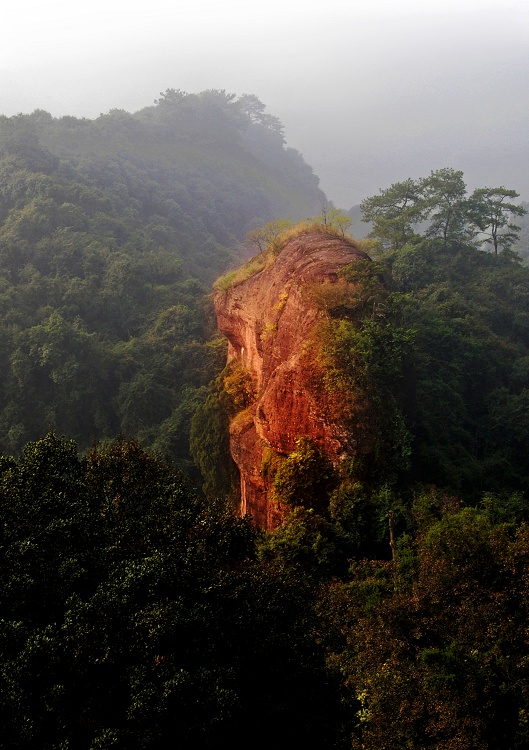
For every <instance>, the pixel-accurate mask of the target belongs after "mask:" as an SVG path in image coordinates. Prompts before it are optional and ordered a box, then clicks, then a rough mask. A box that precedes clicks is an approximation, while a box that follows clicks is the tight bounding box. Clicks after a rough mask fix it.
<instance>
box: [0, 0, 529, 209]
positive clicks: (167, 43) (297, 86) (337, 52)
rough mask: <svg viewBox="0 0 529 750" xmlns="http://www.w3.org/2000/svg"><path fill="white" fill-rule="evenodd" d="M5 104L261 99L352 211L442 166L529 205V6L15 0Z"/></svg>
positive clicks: (0, 66) (63, 108)
mask: <svg viewBox="0 0 529 750" xmlns="http://www.w3.org/2000/svg"><path fill="white" fill-rule="evenodd" d="M1 17H2V27H1V28H2V31H1V39H0V113H1V114H5V115H13V114H16V113H18V112H32V111H33V110H35V109H45V110H47V111H49V112H51V113H52V114H53V115H55V116H60V115H64V114H71V115H76V116H84V117H97V116H98V115H99V114H100V113H104V112H108V111H109V110H110V109H112V108H122V109H126V110H127V111H130V112H134V111H137V110H138V109H141V108H142V107H145V106H148V105H150V104H152V103H153V102H154V100H155V99H156V98H157V97H158V96H159V93H160V92H161V91H164V90H165V89H167V88H179V89H182V90H184V91H189V92H195V91H201V90H204V89H207V88H219V89H226V90H227V91H229V92H233V93H236V94H242V93H253V94H256V95H257V96H258V97H259V98H260V99H261V100H262V101H263V102H264V103H265V104H266V105H267V106H268V111H269V112H270V113H271V114H274V115H276V116H278V117H279V118H280V119H281V120H282V122H283V123H284V125H285V133H286V138H287V141H288V144H289V145H291V146H293V147H294V148H297V149H298V150H300V151H301V152H302V153H303V155H304V157H305V159H306V160H307V161H308V163H309V164H310V165H311V166H312V167H313V168H314V170H315V172H316V174H318V175H319V177H320V178H321V186H322V188H323V189H324V190H325V192H326V193H327V195H328V197H329V198H330V199H331V200H333V201H334V202H335V204H336V205H339V206H341V207H344V208H348V207H350V206H351V205H353V204H354V203H358V202H359V201H360V200H361V199H362V198H364V197H366V196H368V195H373V194H374V193H376V192H378V190H379V188H383V187H387V186H388V185H389V184H390V183H392V182H395V181H397V180H401V179H405V178H406V177H421V176H425V175H427V174H429V172H430V171H431V170H432V169H439V168H441V167H454V168H456V169H463V171H464V172H465V177H466V178H467V182H468V184H469V187H471V188H473V187H476V186H478V185H479V186H484V185H487V186H497V185H501V184H503V185H505V186H506V187H512V188H515V189H517V190H518V191H519V192H520V193H521V197H522V198H523V199H524V200H529V168H528V167H529V133H528V127H527V121H528V118H529V116H528V112H529V2H528V1H527V0H490V1H489V0H423V1H422V2H418V1H417V2H413V1H412V0H399V2H396V0H370V2H368V0H348V2H346V1H345V0H325V2H322V0H317V1H315V0H303V1H301V0H300V1H297V0H266V2H264V3H263V4H262V5H260V4H257V3H255V2H251V0H246V2H243V1H242V0H216V2H214V1H213V0H189V2H185V3H183V2H180V1H179V0H173V1H172V2H163V1H162V0H150V1H149V2H140V1H139V0H128V1H127V2H122V1H121V0H90V2H80V1H79V0H58V1H57V2H54V1H53V0H46V1H45V2H44V1H42V0H16V1H12V0H3V3H2V16H1Z"/></svg>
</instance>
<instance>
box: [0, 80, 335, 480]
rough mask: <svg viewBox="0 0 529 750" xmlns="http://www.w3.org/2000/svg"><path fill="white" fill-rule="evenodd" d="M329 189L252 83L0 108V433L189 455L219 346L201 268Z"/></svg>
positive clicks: (210, 275)
mask: <svg viewBox="0 0 529 750" xmlns="http://www.w3.org/2000/svg"><path fill="white" fill-rule="evenodd" d="M323 202H324V196H323V194H322V193H321V191H320V190H319V189H318V180H317V178H316V177H315V176H314V175H313V173H312V170H311V169H310V168H309V167H308V166H307V165H306V164H305V162H304V161H303V159H302V157H301V156H300V155H299V154H298V153H297V152H296V151H294V150H292V149H288V148H285V144H284V138H283V134H282V126H281V123H280V122H279V121H278V120H277V118H275V117H273V116H271V115H268V114H266V113H265V111H264V105H263V104H262V103H261V102H260V101H259V100H258V99H257V97H255V96H252V95H244V96H242V97H239V98H238V99H236V98H235V97H234V96H233V95H231V94H226V93H225V92H224V91H206V92H203V93H202V94H196V95H194V94H193V95H191V94H189V95H188V94H185V93H183V92H180V91H174V90H169V91H167V92H166V93H165V94H163V95H162V96H161V98H160V99H159V100H158V101H157V103H156V104H155V105H154V106H151V107H147V108H145V109H143V110H141V111H140V112H137V113H135V114H129V113H127V112H124V111H118V110H113V111H111V112H110V113H108V114H106V115H101V117H99V118H97V119H96V120H87V119H76V118H74V117H62V118H59V119H55V118H53V117H51V115H49V114H48V113H46V112H43V111H36V112H34V113H33V114H31V115H19V116H17V117H12V118H6V117H1V118H0V316H1V320H2V327H1V330H0V352H1V364H0V367H1V384H0V447H2V448H3V449H4V450H8V451H18V450H19V449H20V448H21V446H22V445H23V444H24V443H25V442H26V441H27V440H28V439H34V438H36V437H38V436H40V435H42V434H43V433H44V432H45V431H46V430H47V429H50V428H55V429H57V430H58V431H59V432H61V433H64V434H67V435H69V436H71V437H73V438H75V439H76V440H77V441H78V442H79V445H80V447H82V448H85V447H87V446H88V445H90V443H91V442H92V441H93V440H94V439H97V438H103V437H112V436H114V435H116V434H118V433H123V434H126V435H135V436H138V437H139V438H140V439H141V440H142V442H143V443H144V444H145V445H149V446H156V447H158V448H160V449H162V450H164V451H167V452H169V453H171V454H172V455H173V456H177V457H178V460H179V461H180V463H181V465H183V466H187V467H188V468H189V461H188V448H187V446H188V430H189V417H190V414H191V413H192V411H193V410H194V407H195V404H196V400H197V397H198V396H199V394H200V389H201V388H202V387H203V386H205V384H206V383H207V382H208V381H209V380H210V378H211V377H212V376H213V375H214V374H215V372H216V371H217V370H218V369H219V366H220V363H221V361H222V358H223V356H224V354H223V345H222V344H221V343H215V342H210V343H206V342H208V341H209V340H210V339H211V338H212V336H213V334H214V326H213V324H212V317H211V313H210V306H209V301H208V294H209V289H210V284H211V282H212V281H213V279H214V278H216V277H217V276H218V275H219V274H220V273H221V272H222V271H224V270H225V269H226V268H227V267H228V266H229V265H230V264H232V263H237V262H238V261H237V260H236V259H237V252H238V251H237V248H238V246H239V245H240V243H241V241H242V240H243V238H244V236H245V234H246V233H247V231H248V230H250V229H252V228H253V227H255V226H256V225H259V224H261V223H263V222H264V221H268V220H270V219H274V218H277V217H278V216H283V215H285V214H286V215H291V216H292V217H302V216H305V215H310V214H312V213H314V212H317V211H318V210H320V207H321V205H322V203H323Z"/></svg>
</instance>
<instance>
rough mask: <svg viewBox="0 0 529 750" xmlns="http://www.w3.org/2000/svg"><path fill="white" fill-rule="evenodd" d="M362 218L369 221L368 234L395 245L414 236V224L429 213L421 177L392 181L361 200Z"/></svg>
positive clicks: (389, 245) (392, 246)
mask: <svg viewBox="0 0 529 750" xmlns="http://www.w3.org/2000/svg"><path fill="white" fill-rule="evenodd" d="M360 209H361V211H362V217H363V221H365V222H366V223H372V224H373V229H372V232H371V235H372V236H373V237H376V238H377V239H380V240H382V242H383V243H384V245H386V246H388V247H389V248H391V249H396V248H399V247H402V245H405V244H406V243H407V242H408V241H409V240H411V239H413V238H414V237H415V236H416V232H415V227H416V225H417V224H418V223H419V222H421V221H422V220H423V219H424V218H425V217H426V215H427V213H428V206H427V205H426V204H425V196H424V186H423V183H422V182H421V181H417V180H412V179H411V178H410V179H407V180H404V182H395V183H394V184H393V185H391V187H389V188H387V190H381V191H380V195H375V196H373V197H372V198H366V199H365V200H364V201H362V203H361V204H360Z"/></svg>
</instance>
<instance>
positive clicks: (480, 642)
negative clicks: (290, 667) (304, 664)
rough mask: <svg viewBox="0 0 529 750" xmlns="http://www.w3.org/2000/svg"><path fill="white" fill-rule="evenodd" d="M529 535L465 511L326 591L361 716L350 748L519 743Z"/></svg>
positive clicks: (327, 614) (334, 640)
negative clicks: (391, 559) (388, 559)
mask: <svg viewBox="0 0 529 750" xmlns="http://www.w3.org/2000/svg"><path fill="white" fill-rule="evenodd" d="M526 537H527V530H526V528H525V526H521V527H520V528H519V529H518V531H517V532H516V533H514V532H513V531H511V530H509V529H508V528H506V527H504V526H501V525H496V524H494V522H493V521H492V519H491V518H490V516H489V515H488V514H487V513H483V512H480V511H477V510H472V509H468V508H467V509H463V510H462V511H459V512H452V513H448V514H447V515H444V516H443V517H441V518H440V520H433V521H432V522H431V524H430V525H429V527H428V528H427V529H426V530H425V531H423V532H422V533H421V534H420V535H419V536H418V538H417V539H416V542H415V543H413V542H411V543H410V540H409V539H408V540H407V543H406V544H404V545H400V546H399V549H398V554H397V557H396V559H395V561H394V562H393V563H365V562H364V563H359V564H356V565H355V566H353V567H352V569H351V576H352V577H351V581H350V582H349V583H347V584H334V585H332V586H331V587H330V588H329V589H328V591H327V592H326V593H325V595H324V597H323V598H322V602H321V616H322V618H323V620H324V623H325V624H326V627H327V628H328V630H327V633H328V636H327V643H328V647H329V664H330V665H332V666H333V667H334V668H335V669H338V670H340V671H341V672H342V673H343V675H344V679H345V681H346V684H347V685H348V692H349V701H348V704H349V706H350V712H351V714H352V715H354V716H355V718H356V727H355V729H354V730H353V734H352V747H354V748H360V747H362V746H368V747H370V748H373V749H374V750H376V749H377V748H385V747H389V746H391V747H429V746H432V747H436V746H438V747H441V746H442V747H454V748H455V747H464V748H469V749H470V748H478V747H479V748H489V747H504V748H508V749H512V750H514V748H520V747H523V746H524V744H525V743H526V742H527V722H526V719H525V716H526V713H527V709H528V706H527V700H528V698H529V693H528V692H527V674H526V672H527V670H526V656H525V654H526V644H525V630H526V628H525V625H524V624H523V623H524V620H525V617H526V614H525V610H526V607H527V592H526V589H525V587H524V585H523V584H522V581H523V580H524V576H525V575H526V572H527V571H526V564H527V557H526V554H525V549H526V543H527V538H526ZM522 550H523V551H522ZM322 629H323V630H324V629H325V625H322Z"/></svg>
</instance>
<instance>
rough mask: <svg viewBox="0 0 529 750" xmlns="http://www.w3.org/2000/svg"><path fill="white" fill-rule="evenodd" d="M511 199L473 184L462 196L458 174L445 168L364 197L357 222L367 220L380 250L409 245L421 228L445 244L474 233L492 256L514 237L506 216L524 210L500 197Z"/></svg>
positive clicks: (514, 229)
mask: <svg viewBox="0 0 529 750" xmlns="http://www.w3.org/2000/svg"><path fill="white" fill-rule="evenodd" d="M517 197H518V193H516V192H515V191H514V190H507V189H506V188H504V187H499V188H478V189H477V190H475V191H474V192H473V193H472V195H471V196H470V197H467V195H466V185H465V182H464V180H463V172H461V171H456V170H454V169H451V168H448V167H445V168H444V169H438V170H437V171H433V172H431V174H430V176H429V177H425V178H422V179H420V180H412V179H411V178H410V179H408V180H405V181H404V182H397V183H395V184H393V185H391V186H390V187H389V188H387V189H386V190H381V191H380V195H377V196H373V197H372V198H366V199H365V200H364V201H363V202H362V203H361V205H360V208H361V211H362V216H363V220H364V221H365V222H370V223H371V224H372V231H371V236H372V237H375V238H377V239H378V240H380V241H381V242H382V243H383V244H384V246H385V248H386V249H393V250H397V249H399V248H402V247H403V246H405V245H409V244H412V245H413V244H414V243H415V242H417V241H418V239H419V238H420V231H419V230H420V229H421V228H422V229H424V230H425V235H426V236H427V237H439V238H441V239H442V240H443V243H444V244H445V246H446V244H447V243H449V242H452V243H456V242H463V243H471V242H472V240H473V239H474V238H475V237H476V236H477V240H476V241H477V242H478V243H480V244H482V243H489V244H491V245H492V246H493V248H494V253H495V255H498V248H503V249H504V250H508V248H509V247H510V246H511V245H512V243H513V242H515V240H516V239H517V237H518V233H519V229H520V228H519V227H517V226H515V225H514V224H510V223H509V219H510V217H511V216H523V215H524V214H525V213H526V211H525V209H524V208H523V207H522V206H519V205H516V204H514V203H509V202H507V200H506V199H508V198H517ZM427 222H429V224H428V223H427Z"/></svg>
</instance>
